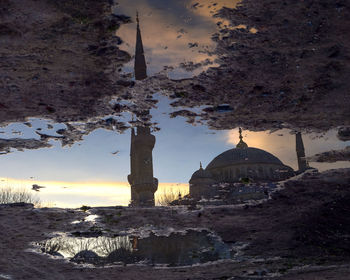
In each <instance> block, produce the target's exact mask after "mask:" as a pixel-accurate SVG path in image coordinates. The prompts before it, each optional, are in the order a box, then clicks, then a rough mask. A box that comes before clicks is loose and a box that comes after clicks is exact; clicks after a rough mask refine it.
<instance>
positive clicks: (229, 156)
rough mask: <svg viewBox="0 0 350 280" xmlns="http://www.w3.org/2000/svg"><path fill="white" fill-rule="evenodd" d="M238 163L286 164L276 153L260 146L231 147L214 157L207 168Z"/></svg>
mask: <svg viewBox="0 0 350 280" xmlns="http://www.w3.org/2000/svg"><path fill="white" fill-rule="evenodd" d="M238 164H273V165H283V166H284V164H283V163H282V162H281V161H280V160H279V159H278V158H277V157H275V156H274V155H272V154H270V153H269V152H266V151H264V150H261V149H258V148H249V147H247V148H234V149H230V150H228V151H226V152H223V153H222V154H220V155H218V156H217V157H216V158H214V159H213V160H212V161H211V162H210V163H209V164H208V166H207V168H206V170H211V169H216V168H223V167H227V166H231V165H238Z"/></svg>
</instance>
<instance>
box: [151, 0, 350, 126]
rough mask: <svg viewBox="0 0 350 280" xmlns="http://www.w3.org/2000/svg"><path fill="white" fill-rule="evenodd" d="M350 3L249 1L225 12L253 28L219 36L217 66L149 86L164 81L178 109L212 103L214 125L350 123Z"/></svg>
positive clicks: (237, 22)
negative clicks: (228, 107)
mask: <svg viewBox="0 0 350 280" xmlns="http://www.w3.org/2000/svg"><path fill="white" fill-rule="evenodd" d="M349 5H350V4H349V2H348V1H344V0H339V1H328V0H317V1H313V0H306V1H293V0H286V1H272V0H264V1H258V2H257V1H253V0H244V1H242V3H241V4H240V5H239V6H238V7H237V9H228V8H224V9H223V10H221V11H220V12H219V15H220V16H221V17H223V18H225V19H227V20H229V21H230V22H231V23H232V25H233V26H237V25H245V26H247V28H246V29H244V28H243V29H242V28H241V29H233V28H227V29H222V30H221V31H220V33H218V34H215V35H213V40H215V41H217V43H218V47H217V50H216V54H217V55H218V56H219V61H218V62H219V64H220V66H219V67H217V68H211V69H209V70H208V71H207V72H205V73H202V74H201V75H199V76H198V77H195V78H194V79H187V80H181V81H171V80H168V79H164V78H157V79H155V81H153V82H152V81H150V82H149V84H152V83H154V84H157V83H159V84H160V85H159V84H157V86H159V87H160V88H163V89H167V90H168V91H169V94H170V95H171V96H172V97H173V98H178V99H177V100H175V101H174V103H173V106H175V107H177V106H185V107H188V106H198V105H209V106H212V107H209V108H207V109H206V110H204V112H203V113H202V114H199V116H200V118H201V119H204V120H207V121H209V124H210V126H212V127H214V128H232V127H236V126H237V125H244V126H246V127H247V128H255V129H259V128H266V127H281V126H282V125H283V126H294V127H295V126H296V127H302V128H307V127H308V128H320V129H327V128H330V127H334V126H339V125H344V124H347V125H349V121H350V113H349V110H348V108H349V106H350V103H349V102H350V98H349V93H348V88H349V79H348V78H347V77H348V76H349V74H350V68H349V67H350V66H349V65H350V64H349V55H350V53H349V47H350V39H349V36H345V34H346V33H348V30H349V29H350V6H349ZM250 28H255V29H257V30H258V32H257V33H252V32H250V31H249V30H250ZM222 103H227V104H230V105H231V107H232V109H233V111H231V112H227V113H224V114H222V113H220V112H218V111H217V110H216V109H215V106H216V105H219V104H222ZM180 114H182V115H184V116H186V114H188V113H186V112H184V111H182V112H181V113H180ZM190 117H192V118H193V116H190Z"/></svg>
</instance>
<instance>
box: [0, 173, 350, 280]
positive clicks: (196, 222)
mask: <svg viewBox="0 0 350 280" xmlns="http://www.w3.org/2000/svg"><path fill="white" fill-rule="evenodd" d="M349 187H350V170H349V169H340V170H333V171H328V172H325V173H321V174H319V173H308V174H305V175H304V176H302V177H301V178H299V179H295V180H289V181H287V182H286V183H285V188H284V189H283V190H281V191H280V192H276V193H275V194H274V195H273V196H272V199H270V200H268V201H267V202H264V203H262V204H258V205H256V206H249V205H241V206H235V207H227V206H217V207H209V206H207V207H204V208H200V209H197V210H187V209H186V208H181V207H162V208H153V209H152V208H143V209H139V208H125V207H124V208H123V207H118V208H93V209H90V210H88V212H90V213H92V214H98V215H100V218H99V219H98V220H97V223H96V224H94V225H92V224H91V223H89V222H82V223H78V224H71V222H72V221H73V220H83V219H84V217H85V216H86V215H88V213H84V212H83V211H78V210H69V209H49V208H46V209H33V208H32V207H31V206H30V205H22V206H21V205H19V206H18V205H17V206H15V205H5V206H1V207H0V231H1V233H2V238H1V240H0V248H1V253H2V254H1V257H0V277H2V276H1V275H7V276H11V277H12V278H11V279H111V278H116V277H117V278H118V279H140V277H142V278H143V279H156V278H157V279H262V278H261V277H259V276H258V275H259V273H260V272H261V271H267V272H268V273H267V274H266V275H265V276H264V277H265V278H264V279H266V278H268V279H305V280H311V279H337V280H342V279H344V280H345V279H348V275H349V273H350V267H349V259H350V251H349V248H350V243H349V242H350V241H349V233H350V220H349V215H348V213H349V211H350V209H349V207H350V196H349ZM85 210H86V209H85ZM170 227H171V228H172V229H173V230H183V229H186V228H208V229H210V230H212V231H215V232H216V233H217V234H219V235H220V236H221V237H222V239H223V240H224V241H225V242H231V243H232V242H245V243H249V245H248V247H246V248H245V249H243V251H242V253H243V258H242V260H241V261H240V262H238V263H233V262H227V261H226V262H219V263H213V264H208V265H205V266H195V267H182V268H167V269H161V268H152V267H147V266H126V267H108V268H100V269H94V268H87V267H81V266H77V265H74V264H72V263H69V262H66V261H64V260H62V259H59V258H53V257H50V256H49V255H44V254H39V253H36V252H34V251H28V250H27V249H28V248H35V246H33V245H31V244H30V243H31V242H39V241H42V240H45V239H47V238H49V234H50V233H54V232H57V231H64V232H71V233H74V234H75V235H77V233H79V232H80V233H83V234H85V235H88V234H90V236H91V235H94V236H96V235H101V234H104V235H114V234H118V233H120V232H122V231H127V230H134V231H135V230H136V231H137V230H139V229H142V228H143V229H145V228H148V229H156V230H159V229H163V230H164V229H169V228H170ZM50 236H52V235H50ZM35 250H37V251H38V248H36V249H35ZM276 257H278V258H276ZM273 273H275V274H273Z"/></svg>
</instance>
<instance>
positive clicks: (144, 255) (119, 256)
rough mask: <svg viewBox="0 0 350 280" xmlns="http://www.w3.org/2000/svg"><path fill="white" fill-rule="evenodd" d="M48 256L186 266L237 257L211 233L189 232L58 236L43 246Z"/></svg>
mask: <svg viewBox="0 0 350 280" xmlns="http://www.w3.org/2000/svg"><path fill="white" fill-rule="evenodd" d="M39 245H40V246H41V250H42V252H44V253H48V254H51V255H54V256H61V257H65V258H69V259H70V261H72V262H75V263H85V264H86V263H88V264H94V265H107V264H120V263H124V264H133V263H143V264H152V265H155V264H159V265H168V266H184V265H193V264H196V263H205V262H209V261H216V260H219V259H229V258H231V257H232V256H233V254H232V253H234V252H232V251H231V248H230V247H229V246H228V245H227V244H225V243H223V242H222V241H221V240H220V239H219V238H218V237H217V236H214V235H212V234H210V233H209V232H207V231H201V232H199V231H194V230H189V231H187V232H186V233H171V234H170V235H169V236H157V235H155V234H153V233H151V234H150V236H149V237H146V238H139V237H137V236H117V237H114V238H110V237H103V236H101V237H97V238H80V237H79V238H78V237H77V238H75V237H56V238H53V239H50V240H47V241H45V242H42V243H40V244H39Z"/></svg>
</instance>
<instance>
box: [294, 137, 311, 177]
mask: <svg viewBox="0 0 350 280" xmlns="http://www.w3.org/2000/svg"><path fill="white" fill-rule="evenodd" d="M295 142H296V152H297V158H298V172H300V173H301V172H304V171H305V170H306V169H308V168H309V165H308V163H307V161H306V158H305V148H304V143H303V138H302V137H301V133H300V132H297V134H296V135H295Z"/></svg>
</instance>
